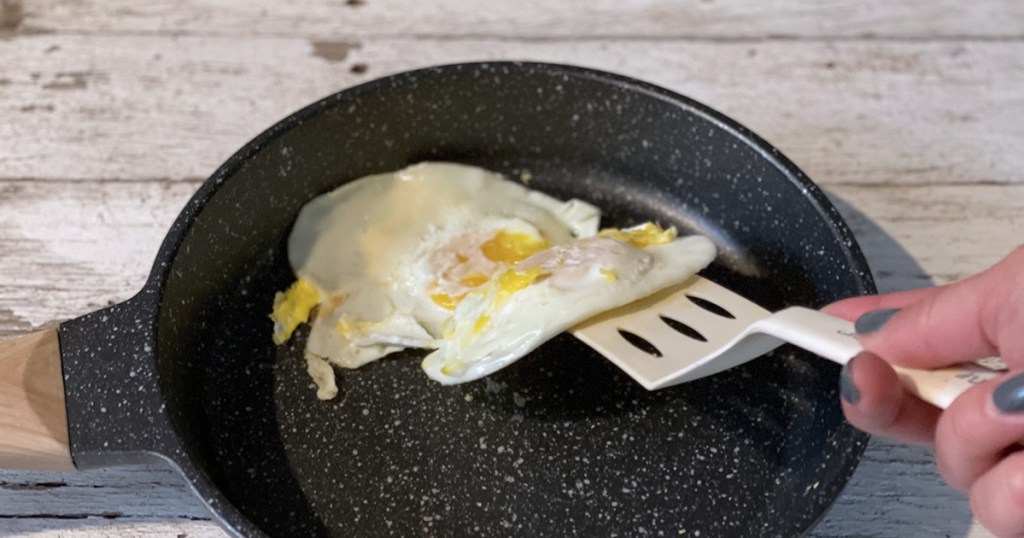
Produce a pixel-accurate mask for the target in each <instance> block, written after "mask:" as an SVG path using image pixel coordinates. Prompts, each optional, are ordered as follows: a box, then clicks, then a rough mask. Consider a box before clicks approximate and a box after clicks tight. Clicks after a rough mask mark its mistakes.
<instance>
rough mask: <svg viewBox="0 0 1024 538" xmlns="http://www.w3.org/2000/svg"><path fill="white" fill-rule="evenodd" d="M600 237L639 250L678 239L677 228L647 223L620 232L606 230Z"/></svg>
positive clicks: (601, 232) (600, 233) (614, 229)
mask: <svg viewBox="0 0 1024 538" xmlns="http://www.w3.org/2000/svg"><path fill="white" fill-rule="evenodd" d="M597 235H598V237H607V238H609V239H618V240H619V241H622V242H623V243H629V244H631V245H633V246H634V247H637V248H645V247H649V246H651V245H663V244H665V243H671V242H672V241H674V240H675V238H676V235H677V234H676V228H675V226H670V227H669V228H667V229H665V228H662V227H661V226H658V225H657V224H654V223H653V222H645V223H643V224H641V225H639V226H634V227H632V228H625V229H622V230H619V229H617V228H605V229H604V230H601V231H600V232H598V233H597Z"/></svg>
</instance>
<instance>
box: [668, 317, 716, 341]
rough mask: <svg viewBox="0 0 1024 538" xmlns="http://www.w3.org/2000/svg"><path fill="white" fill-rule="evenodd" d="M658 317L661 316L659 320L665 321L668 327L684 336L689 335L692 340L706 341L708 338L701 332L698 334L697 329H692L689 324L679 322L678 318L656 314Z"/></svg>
mask: <svg viewBox="0 0 1024 538" xmlns="http://www.w3.org/2000/svg"><path fill="white" fill-rule="evenodd" d="M658 317H659V318H661V321H663V322H665V325H668V326H669V327H671V328H672V329H673V330H675V331H676V332H678V333H679V334H682V335H684V336H689V337H690V338H693V339H694V340H699V341H701V342H707V341H708V339H707V338H705V337H704V335H703V334H700V333H699V332H698V331H697V329H694V328H693V327H690V326H689V325H687V324H685V323H683V322H681V321H679V320H675V319H672V318H670V317H666V316H658Z"/></svg>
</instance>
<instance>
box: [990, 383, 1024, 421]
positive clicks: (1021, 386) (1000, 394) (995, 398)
mask: <svg viewBox="0 0 1024 538" xmlns="http://www.w3.org/2000/svg"><path fill="white" fill-rule="evenodd" d="M992 403H994V404H996V407H997V408H999V410H1000V411H1002V412H1003V413H1021V412H1024V373H1020V374H1017V375H1015V376H1013V377H1011V378H1010V379H1007V380H1006V381H1003V382H1002V383H1000V384H999V386H998V387H996V390H995V391H993V392H992Z"/></svg>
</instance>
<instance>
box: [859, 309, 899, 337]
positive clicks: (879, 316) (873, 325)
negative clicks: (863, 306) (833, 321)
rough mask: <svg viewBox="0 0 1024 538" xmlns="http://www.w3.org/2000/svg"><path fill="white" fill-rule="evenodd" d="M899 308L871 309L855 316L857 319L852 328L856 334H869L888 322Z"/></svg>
mask: <svg viewBox="0 0 1024 538" xmlns="http://www.w3.org/2000/svg"><path fill="white" fill-rule="evenodd" d="M899 311H900V309H899V308H883V309H881V310H872V311H871V312H868V313H867V314H864V315H863V316H861V317H859V318H857V321H856V322H855V323H854V324H853V328H854V330H856V331H857V334H871V333H873V332H876V331H878V330H879V329H881V328H882V326H883V325H885V324H886V323H888V322H889V320H890V319H892V317H893V316H895V315H896V312H899Z"/></svg>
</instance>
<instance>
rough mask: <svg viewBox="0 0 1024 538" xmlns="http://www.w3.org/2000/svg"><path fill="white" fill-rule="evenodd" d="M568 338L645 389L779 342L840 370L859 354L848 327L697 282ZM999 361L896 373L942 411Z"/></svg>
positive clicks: (724, 365) (718, 367)
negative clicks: (767, 306)
mask: <svg viewBox="0 0 1024 538" xmlns="http://www.w3.org/2000/svg"><path fill="white" fill-rule="evenodd" d="M572 333H573V335H575V336H576V338H579V339H580V340H582V341H583V342H584V343H586V344H587V345H589V346H590V347H592V348H594V349H595V350H597V351H598V352H599V353H601V354H602V355H604V356H605V357H607V358H608V359H609V360H611V361H612V362H613V363H615V365H617V366H618V367H619V368H621V369H622V370H624V371H625V372H626V373H627V374H629V375H630V376H631V377H632V378H633V379H635V380H637V381H639V382H640V384H641V385H643V386H644V387H645V388H647V389H648V390H655V389H660V388H664V387H670V386H672V385H676V384H679V383H684V382H686V381H693V380H694V379H699V378H701V377H704V376H709V375H712V374H715V373H718V372H721V371H723V370H726V369H729V368H732V367H734V366H739V365H740V364H743V363H745V362H747V361H749V360H751V359H754V358H757V357H759V356H761V355H763V354H765V353H768V352H769V351H771V350H773V349H775V348H776V347H778V346H780V345H782V344H783V343H786V342H788V343H791V344H795V345H797V346H800V347H802V348H804V349H806V350H808V351H811V352H813V353H815V354H817V355H819V356H821V357H824V358H826V359H829V360H831V361H834V362H836V363H839V364H846V363H847V362H848V361H849V360H850V359H851V358H853V357H854V356H855V355H857V354H858V353H860V352H861V350H862V348H861V346H860V344H859V343H858V342H857V339H856V338H854V328H853V323H851V322H849V321H846V320H843V319H840V318H836V317H833V316H830V315H827V314H824V313H821V312H819V311H817V310H812V309H809V308H803V307H790V308H786V309H784V310H781V311H779V312H775V313H772V312H769V311H768V310H765V309H764V308H761V307H760V306H758V305H757V304H755V303H754V302H752V301H750V300H749V299H747V298H745V297H743V296H741V295H739V294H737V293H735V292H733V291H731V290H729V289H728V288H725V287H723V286H720V285H718V284H716V283H714V282H712V281H710V280H708V279H706V278H703V277H700V276H696V277H694V278H692V279H691V280H689V281H687V282H686V283H685V284H684V285H682V286H679V287H676V288H673V289H671V290H666V291H665V292H662V293H660V294H656V295H654V296H652V297H649V298H647V299H644V300H642V301H637V302H635V303H632V304H630V305H627V306H625V307H622V308H618V309H616V310H612V311H609V312H606V313H605V314H603V315H601V316H598V317H596V318H593V319H591V320H588V321H587V322H585V323H583V324H581V325H579V326H577V327H575V328H573V330H572ZM1000 362H1001V361H998V359H993V360H989V361H987V362H985V361H982V363H979V364H975V363H969V364H964V365H961V366H959V367H956V368H945V369H940V370H912V369H908V368H897V373H898V374H899V376H900V379H901V380H902V382H903V384H904V385H905V386H906V387H907V388H908V389H909V390H910V391H911V392H913V393H914V394H916V395H917V396H919V397H920V398H922V399H924V400H926V401H928V402H930V403H932V404H934V405H936V406H937V407H940V408H942V409H945V408H946V407H947V406H949V404H950V403H951V402H952V401H953V400H954V399H955V398H956V397H957V396H959V395H960V394H961V393H962V392H964V391H965V390H967V389H968V388H970V387H971V386H972V385H975V384H977V383H981V382H982V381H985V380H987V379H991V378H993V377H995V376H997V375H999V369H1000V368H1005V366H1001V365H1000ZM982 364H984V365H982Z"/></svg>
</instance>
